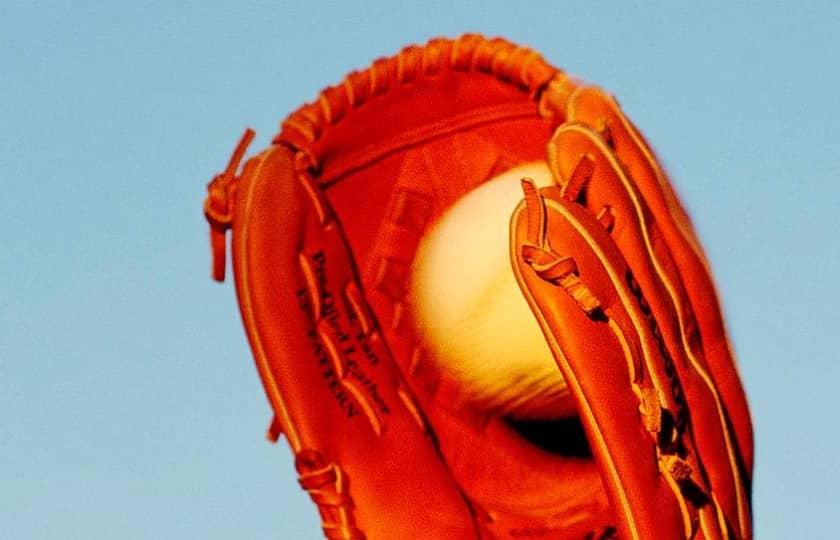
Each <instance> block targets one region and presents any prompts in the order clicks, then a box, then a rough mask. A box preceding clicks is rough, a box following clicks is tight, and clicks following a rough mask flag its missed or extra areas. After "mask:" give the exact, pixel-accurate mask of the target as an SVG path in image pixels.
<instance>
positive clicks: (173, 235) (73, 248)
mask: <svg viewBox="0 0 840 540" xmlns="http://www.w3.org/2000/svg"><path fill="white" fill-rule="evenodd" d="M465 31H479V32H482V33H485V34H488V35H500V36H504V37H507V38H508V39H511V40H513V41H517V42H520V43H523V44H527V45H530V46H532V47H534V48H536V49H538V50H540V51H541V52H542V53H543V54H544V56H545V57H546V58H547V59H549V60H550V61H551V62H553V63H554V64H556V65H558V66H561V67H564V68H565V69H566V70H568V71H570V72H572V73H574V74H577V75H579V76H581V77H583V78H585V79H586V80H589V81H593V82H597V83H598V84H600V85H602V86H604V87H606V88H608V89H609V90H611V91H612V92H614V93H615V94H616V95H617V96H618V97H619V99H620V100H621V102H622V104H623V105H624V107H625V109H626V111H627V112H628V113H629V114H630V115H631V117H632V118H633V119H634V120H635V122H636V123H637V124H638V125H639V126H640V127H641V128H642V129H643V130H644V131H645V133H646V135H647V136H648V138H649V139H650V140H651V141H652V142H653V144H654V145H655V147H656V148H657V150H658V152H659V154H660V156H661V157H662V160H663V161H664V163H665V164H666V165H667V167H668V169H669V171H670V173H671V175H672V177H673V179H674V181H675V183H676V184H677V187H678V189H679V191H680V192H681V193H682V195H683V197H684V199H685V202H686V205H687V206H688V208H689V210H690V211H691V213H692V215H693V217H694V221H695V224H696V225H697V228H698V231H699V233H700V236H701V237H702V240H703V242H704V244H705V246H706V248H707V250H708V253H709V256H710V259H711V261H712V264H713V267H714V269H715V274H716V278H717V281H718V285H719V288H720V290H721V294H722V297H723V299H724V305H725V310H726V314H727V319H728V322H729V328H730V332H731V337H732V339H733V341H734V343H735V346H736V349H737V352H738V354H739V357H740V361H741V371H742V374H743V377H744V380H745V384H746V387H747V390H748V393H749V398H750V402H751V404H752V407H753V414H754V420H755V426H756V436H757V469H756V483H755V520H756V531H757V536H758V538H761V539H774V538H777V539H789V538H810V537H821V536H826V535H830V534H831V533H832V532H833V531H834V530H836V526H835V523H834V521H835V519H836V515H835V514H836V512H837V509H838V505H837V501H836V496H835V490H836V486H837V485H838V484H840V466H838V460H837V457H836V456H837V455H838V454H840V434H839V433H838V428H840V422H838V419H837V411H838V406H840V398H838V397H837V391H836V389H837V385H835V384H834V381H837V380H838V377H840V368H839V367H838V362H837V359H838V358H837V352H836V350H837V345H836V343H835V340H836V338H837V333H838V329H840V325H838V323H840V317H838V314H837V311H836V306H837V299H838V295H839V294H840V286H838V282H837V278H838V276H840V241H838V230H840V187H838V180H840V92H838V88H840V69H838V61H837V58H836V54H837V51H838V49H840V38H838V33H840V8H838V7H837V4H832V3H819V2H809V3H801V4H800V3H794V2H789V3H787V4H785V3H774V2H761V3H759V2H749V3H746V2H745V3H739V4H738V5H737V6H733V5H731V4H730V3H703V5H692V6H690V7H685V6H679V5H677V3H659V4H650V3H644V2H642V3H623V4H616V5H609V3H598V4H597V5H595V4H594V3H588V2H574V3H564V2H540V3H522V4H516V5H514V4H513V3H501V2H490V3H486V2H481V3H478V2H473V3H470V2H464V3H458V5H457V6H450V5H446V4H443V3H435V2H422V3H416V4H408V5H405V6H397V5H396V3H385V2H383V3H367V4H364V5H355V6H352V5H349V4H345V3H335V4H320V5H318V4H312V5H308V4H306V3H283V2H276V3H270V2H266V3H227V4H226V3H216V2H191V3H179V4H178V5H175V4H174V3H164V2H160V3H158V2H134V3H123V2H111V3H101V2H96V3H93V2H72V3H71V2H50V3H47V2H41V3H36V2H20V3H18V2H5V3H4V4H3V7H2V8H0V126H2V129H0V187H1V188H2V189H0V194H1V195H0V249H2V255H0V272H2V274H1V275H2V278H3V279H2V280H0V538H10V539H11V538H14V539H18V538H20V539H59V538H60V539H67V538H85V539H98V538H103V539H104V538H114V537H120V538H124V539H133V538H144V539H145V538H184V537H188V538H207V539H214V538H218V539H225V538H254V539H259V538H299V539H317V538H320V535H319V532H318V520H317V517H316V513H315V510H314V507H312V506H311V504H310V503H309V501H308V498H307V497H306V495H305V494H304V493H303V492H302V491H300V489H299V488H298V487H297V485H296V483H295V481H294V473H293V468H292V464H291V458H290V456H289V452H288V451H287V448H286V447H285V443H283V442H282V441H281V443H280V444H279V445H277V446H271V445H269V444H268V443H267V442H265V440H264V438H263V433H264V431H265V428H266V427H267V425H268V421H269V418H270V411H269V408H268V405H267V402H266V400H265V398H264V396H263V393H262V388H261V386H260V383H259V381H258V378H257V375H256V372H255V369H254V367H253V364H252V361H251V359H250V353H249V351H248V348H247V344H246V341H245V337H244V333H243V332H242V329H241V325H240V322H239V317H238V312H237V308H236V303H235V298H234V293H233V288H232V286H231V284H230V283H227V284H226V285H224V286H218V285H216V284H215V283H212V282H211V281H210V279H209V278H208V268H209V253H208V247H207V245H206V242H207V239H206V234H207V232H206V225H205V223H204V220H203V216H202V214H201V202H202V199H203V196H204V188H205V184H206V182H207V181H208V180H209V179H210V178H211V176H212V175H213V174H214V173H215V172H217V171H219V170H221V169H222V168H223V167H224V165H225V163H226V160H227V157H228V155H229V152H230V150H231V149H232V147H233V145H234V143H235V141H236V139H237V138H238V136H239V135H240V133H241V131H242V128H243V127H244V126H245V125H250V126H252V127H254V128H255V129H256V130H257V133H258V135H257V139H256V141H255V143H254V144H253V145H252V148H253V149H258V148H260V147H262V146H265V145H266V144H267V143H268V141H269V139H270V137H271V136H272V135H273V134H274V132H275V130H276V126H277V124H278V122H279V120H280V119H282V117H283V116H284V115H285V114H286V113H288V112H289V111H291V110H293V109H294V108H295V107H297V106H298V105H299V104H301V103H302V102H304V101H308V100H311V99H312V98H313V97H314V96H315V94H316V93H317V91H318V90H319V89H320V88H322V87H323V86H325V85H327V84H331V83H334V82H336V81H338V80H339V79H340V78H341V77H342V76H343V75H344V74H345V73H346V72H348V71H350V70H351V69H354V68H360V67H364V66H366V65H367V64H368V63H369V62H370V61H371V60H372V59H374V58H376V57H378V56H381V55H386V54H392V53H393V52H395V51H396V50H398V49H399V48H400V47H401V46H403V45H405V44H408V43H417V42H420V43H422V42H425V41H426V40H427V39H428V38H430V37H434V36H438V35H445V36H456V35H458V34H460V33H462V32H465Z"/></svg>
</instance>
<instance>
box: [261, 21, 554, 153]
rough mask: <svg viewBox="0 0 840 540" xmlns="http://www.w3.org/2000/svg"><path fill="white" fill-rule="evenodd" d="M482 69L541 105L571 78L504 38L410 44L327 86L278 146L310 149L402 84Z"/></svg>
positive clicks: (287, 125)
mask: <svg viewBox="0 0 840 540" xmlns="http://www.w3.org/2000/svg"><path fill="white" fill-rule="evenodd" d="M446 70H450V71H462V72H463V71H476V72H482V73H487V74H490V75H493V76H494V77H496V78H497V79H498V80H500V81H502V82H505V83H508V84H511V85H513V86H516V87H517V88H519V89H520V90H522V91H525V92H527V93H528V94H529V95H530V96H531V97H532V98H533V99H534V100H535V101H538V100H539V97H540V94H541V93H542V91H543V89H545V88H546V86H548V85H549V83H551V82H552V81H557V80H558V79H560V80H563V81H565V80H567V79H568V77H567V76H566V75H565V73H564V72H562V71H560V70H559V69H557V68H556V67H554V66H552V65H551V64H549V63H547V62H546V61H545V60H544V59H543V58H542V56H540V55H539V54H538V53H536V52H534V51H533V50H531V49H530V48H526V47H520V46H517V45H514V44H513V43H511V42H509V41H507V40H505V39H502V38H493V39H487V38H484V37H483V36H480V35H477V34H465V35H462V36H461V37H459V38H457V39H454V40H451V39H443V38H440V39H433V40H431V41H429V42H428V43H427V44H426V45H425V46H423V47H419V46H416V45H415V46H409V47H405V48H404V49H402V50H401V51H400V52H399V53H398V54H396V55H394V56H391V57H388V58H380V59H378V60H376V61H374V62H373V63H372V64H371V65H370V67H368V68H367V69H365V70H363V71H354V72H352V73H350V74H349V75H347V76H346V77H345V78H344V80H343V81H341V82H340V83H339V84H337V85H335V86H331V87H327V88H325V89H324V90H323V91H322V92H321V93H320V94H319V95H318V97H317V98H316V100H315V101H314V102H312V103H309V104H306V105H304V106H303V107H301V108H299V109H298V110H297V111H295V112H293V113H292V114H290V115H289V116H288V117H287V118H286V119H285V120H284V121H283V123H282V124H281V130H280V133H279V134H278V135H277V136H276V137H275V138H274V141H273V142H274V143H284V144H288V145H291V146H292V147H293V148H294V149H296V150H304V151H307V150H308V149H309V148H310V147H311V146H312V144H314V143H315V142H316V141H317V140H319V139H320V138H321V136H322V135H323V133H324V131H325V129H327V128H328V126H330V125H333V124H336V123H337V122H339V121H340V120H341V119H342V118H343V117H344V116H345V115H346V114H347V112H349V111H350V110H352V109H355V108H358V107H360V106H362V105H363V104H365V103H366V102H367V101H368V100H369V98H370V97H372V96H374V95H381V94H384V93H387V92H388V91H389V90H391V89H393V88H394V87H396V86H398V85H401V84H408V83H411V82H412V81H415V80H417V79H419V78H422V77H425V76H428V75H435V74H437V73H440V72H442V71H446Z"/></svg>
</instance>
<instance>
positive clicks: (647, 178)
mask: <svg viewBox="0 0 840 540" xmlns="http://www.w3.org/2000/svg"><path fill="white" fill-rule="evenodd" d="M252 137H253V132H250V130H249V131H247V132H246V134H245V136H243V139H242V141H241V143H240V145H239V146H238V147H237V148H236V150H235V151H234V153H233V156H232V158H231V160H230V163H229V164H228V167H227V169H226V170H225V171H224V172H223V173H222V174H220V175H219V176H217V177H216V178H215V179H214V180H213V181H212V182H211V183H210V185H209V191H208V198H207V200H206V202H205V214H206V216H207V218H208V221H209V222H210V225H211V243H212V246H213V254H214V262H213V275H214V277H215V278H216V279H218V280H222V279H224V274H225V259H226V251H227V246H226V237H225V235H226V232H227V231H229V230H232V242H231V256H232V261H233V270H234V277H235V281H236V291H237V297H238V300H239V306H240V311H241V314H242V320H243V324H244V327H245V331H246V333H247V336H248V340H249V342H250V345H251V349H252V351H253V355H254V359H255V362H256V366H257V371H258V373H259V376H260V378H261V380H262V382H263V385H264V388H265V392H266V395H267V397H268V401H269V403H270V405H271V408H272V410H273V413H274V418H273V420H272V422H271V426H270V428H269V438H270V439H271V440H273V441H276V440H277V439H278V438H279V437H280V436H281V435H282V436H284V437H285V438H286V440H287V441H288V445H289V447H290V449H291V451H292V452H293V453H294V456H295V465H296V468H297V471H298V474H299V476H300V486H301V488H302V489H304V490H306V491H307V492H308V493H309V495H310V497H311V498H312V500H313V502H314V503H315V505H316V507H317V509H318V511H319V513H320V516H321V520H322V523H323V533H324V535H325V537H326V538H328V539H331V540H338V539H342V540H359V539H368V540H381V539H415V538H422V539H430V540H436V539H453V540H460V539H479V538H481V539H513V538H540V539H547V540H566V539H596V538H600V539H608V538H626V539H660V538H661V539H688V538H698V539H701V538H702V539H710V540H711V539H748V538H751V537H752V529H751V502H750V490H751V481H752V464H753V441H752V428H751V422H750V415H749V409H748V406H747V402H746V398H745V395H744V391H743V388H742V385H741V382H740V378H739V376H738V372H737V367H736V363H735V360H734V358H733V355H732V351H731V347H730V345H729V343H728V341H727V337H726V332H725V328H724V323H723V319H722V316H721V312H720V306H719V303H718V301H717V296H716V292H715V288H714V285H713V281H712V277H711V274H710V270H709V265H708V262H707V260H706V258H705V256H704V254H703V251H702V249H701V247H700V244H699V241H698V239H697V237H696V234H695V233H694V231H693V228H692V226H691V223H690V221H689V218H688V216H687V215H686V213H685V211H684V210H683V208H682V206H681V205H680V203H679V200H678V198H677V196H676V194H675V192H674V190H673V188H672V187H671V184H670V182H669V181H668V179H667V177H666V176H665V173H664V172H663V170H662V168H661V166H660V165H659V163H658V162H657V160H656V158H655V156H654V154H653V152H652V150H651V149H650V147H649V145H648V144H647V142H646V141H645V140H644V138H643V137H642V136H641V135H640V133H639V132H638V130H637V129H636V128H635V127H634V126H633V125H632V124H631V122H630V121H629V120H628V119H627V118H626V116H625V115H624V114H623V113H622V111H621V109H620V107H619V105H618V104H617V102H616V101H615V100H614V99H613V98H612V97H611V96H610V95H608V94H606V93H605V92H603V91H602V90H600V89H598V88H597V87H592V86H587V85H584V84H583V83H581V82H579V81H577V80H575V79H572V78H570V77H569V76H567V75H566V74H565V73H564V72H562V71H560V70H558V69H557V68H555V67H553V66H551V65H550V64H548V63H547V62H546V61H545V60H543V59H542V57H540V56H539V55H538V54H537V53H535V52H534V51H532V50H530V49H527V48H524V47H519V46H516V45H514V44H511V43H509V42H507V41H505V40H503V39H485V38H483V37H481V36H478V35H464V36H461V37H459V38H457V39H454V40H449V39H436V40H432V41H431V42H429V43H428V44H427V45H425V46H424V47H417V46H412V47H407V48H405V49H404V50H402V51H401V52H400V53H399V54H397V55H395V56H393V57H389V58H383V59H380V60H377V61H375V62H374V63H373V64H372V66H371V67H370V68H368V69H366V70H364V71H358V72H353V73H351V74H350V75H348V76H347V78H346V79H345V80H344V81H343V82H342V83H341V84H338V85H336V86H333V87H329V88H327V89H325V90H324V91H323V92H322V93H321V94H320V95H319V96H318V99H317V100H316V101H314V102H312V103H310V104H307V105H305V106H303V107H302V108H301V109H299V110H297V111H295V112H293V113H292V114H291V115H290V116H289V117H288V118H287V119H286V120H285V121H284V122H283V123H282V126H281V131H280V133H279V134H278V135H277V137H275V139H274V140H273V143H272V145H271V146H270V147H269V148H267V149H265V150H263V151H262V152H260V153H259V154H257V155H255V156H253V157H251V158H250V159H249V160H248V161H247V162H246V163H245V164H244V166H243V167H241V171H240V166H239V163H240V161H241V160H242V159H243V157H244V154H245V151H246V147H247V145H248V143H249V142H250V140H251V138H252ZM535 161H545V162H547V164H548V168H549V169H550V171H551V174H552V177H553V185H551V186H549V187H544V188H538V187H537V186H536V184H535V183H534V182H532V181H530V180H528V179H523V183H522V189H523V196H522V202H521V204H520V205H519V206H518V207H517V208H516V210H515V211H514V212H513V213H512V215H511V216H510V234H509V236H508V237H501V238H499V239H498V242H500V243H503V244H506V245H508V246H509V251H510V263H511V264H510V268H511V272H513V274H514V275H515V277H516V281H517V283H518V284H519V287H520V289H521V292H522V294H523V296H524V298H525V299H526V300H527V302H528V304H529V306H530V307H531V310H532V312H533V315H534V317H535V318H536V320H537V322H538V323H539V325H540V327H541V329H542V333H543V335H544V337H545V339H546V342H547V344H548V346H549V348H550V350H551V353H552V355H553V357H554V360H555V361H556V364H557V368H558V370H559V371H560V372H561V374H562V376H563V379H564V380H565V381H566V383H567V384H568V387H569V389H570V392H569V410H572V411H574V414H573V415H571V416H570V417H566V418H558V419H557V421H549V422H541V423H537V424H533V425H529V427H528V429H525V428H523V426H522V425H517V424H516V423H514V422H511V421H510V419H508V418H505V417H504V416H503V415H498V414H490V413H487V412H486V411H480V410H475V408H472V407H470V406H469V405H468V404H464V403H463V402H462V400H461V399H460V390H459V381H458V380H457V378H453V377H452V376H449V375H447V374H446V373H443V372H441V370H440V369H437V368H436V367H435V366H436V362H435V361H433V360H434V359H433V358H430V353H429V351H428V350H427V349H426V348H424V347H423V345H422V342H421V340H420V339H418V330H417V327H416V325H415V322H414V321H413V315H412V305H411V299H410V298H409V296H408V295H407V287H408V284H407V281H408V279H409V274H410V272H411V265H412V261H413V260H414V257H415V254H416V252H417V248H418V244H419V243H420V240H421V239H422V238H423V235H424V234H425V233H426V232H427V231H428V230H429V227H430V226H431V225H432V224H434V223H435V221H436V220H437V219H438V218H440V216H441V215H443V214H444V212H445V211H446V210H447V208H450V207H451V206H452V205H453V204H454V203H455V202H456V201H457V200H459V198H460V197H462V196H463V195H464V194H466V193H468V192H470V191H471V190H472V189H474V188H476V187H477V186H480V185H481V184H482V183H483V182H485V181H486V180H488V179H490V178H492V177H494V176H495V175H498V174H499V173H501V172H504V171H506V170H510V169H511V168H513V167H515V166H517V165H521V164H523V163H529V162H535ZM474 262H475V261H471V260H460V259H458V258H457V257H454V258H453V260H452V264H453V265H470V264H473V263H474ZM476 263H477V262H476ZM445 300H446V299H445V298H442V299H441V302H445ZM500 361H503V359H501V360H500ZM535 432H537V436H535V435H534V433H535ZM545 441H551V443H550V444H547V443H546V442H545ZM574 441H578V443H579V444H577V443H574ZM277 519H281V520H282V519H283V517H282V516H280V517H278V518H277Z"/></svg>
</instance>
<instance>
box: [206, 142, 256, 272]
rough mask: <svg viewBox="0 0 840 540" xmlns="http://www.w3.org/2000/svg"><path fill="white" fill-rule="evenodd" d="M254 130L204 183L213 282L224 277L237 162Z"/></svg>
mask: <svg viewBox="0 0 840 540" xmlns="http://www.w3.org/2000/svg"><path fill="white" fill-rule="evenodd" d="M254 135H255V132H254V130H252V129H251V128H247V129H245V133H243V134H242V137H241V138H240V139H239V143H238V144H237V145H236V148H235V149H234V150H233V153H232V154H231V156H230V160H229V161H228V165H227V168H226V169H225V170H224V172H222V173H221V174H217V175H216V176H215V177H214V178H213V180H211V181H210V183H209V184H207V198H206V199H204V217H205V218H207V222H208V223H209V224H210V249H211V250H212V257H213V263H212V270H211V275H212V277H213V279H214V280H216V281H220V282H221V281H224V280H225V260H226V259H227V255H226V252H227V249H226V239H225V233H227V231H228V229H230V228H231V226H232V225H233V202H234V200H235V199H234V195H235V193H236V181H237V179H238V177H237V176H236V171H237V170H238V169H239V163H240V162H241V161H242V158H243V157H244V155H245V151H246V150H247V149H248V145H250V144H251V141H252V140H254Z"/></svg>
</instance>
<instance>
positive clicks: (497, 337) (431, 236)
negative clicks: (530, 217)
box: [410, 162, 568, 419]
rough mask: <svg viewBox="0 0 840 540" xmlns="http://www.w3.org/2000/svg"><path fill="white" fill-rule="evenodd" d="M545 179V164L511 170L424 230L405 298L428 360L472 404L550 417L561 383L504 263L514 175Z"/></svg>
mask: <svg viewBox="0 0 840 540" xmlns="http://www.w3.org/2000/svg"><path fill="white" fill-rule="evenodd" d="M523 177H529V178H532V179H534V181H535V182H536V183H537V185H538V186H545V185H550V184H551V183H552V177H551V172H550V171H549V169H548V166H547V165H546V163H545V162H534V163H529V164H526V165H522V166H520V167H516V168H514V169H511V170H509V171H506V172H505V173H503V174H500V175H498V176H496V177H495V178H493V179H491V180H489V181H487V182H485V183H483V184H481V185H480V186H479V187H477V188H476V189H474V190H473V191H471V192H469V193H467V194H466V195H464V196H463V197H462V198H461V199H459V200H458V202H456V203H455V204H454V205H453V206H452V207H451V208H450V209H448V210H447V211H446V213H445V214H444V215H443V216H442V217H441V218H440V219H439V221H437V222H436V223H435V224H434V225H433V226H432V227H431V229H430V230H429V231H428V233H427V234H426V236H424V238H423V240H422V242H421V244H420V246H419V248H418V251H417V255H416V258H415V261H414V265H413V269H412V275H411V286H410V294H411V301H412V306H413V308H414V312H415V313H414V315H415V320H416V323H417V325H418V331H419V333H420V335H421V339H422V341H423V344H424V346H425V348H426V352H427V355H428V356H429V357H430V359H431V361H433V362H435V363H436V364H437V367H438V368H439V369H440V370H441V372H443V373H444V374H446V375H447V376H448V377H449V378H451V379H454V380H455V381H457V382H458V385H459V391H460V393H461V394H462V395H463V396H465V400H466V401H467V402H469V403H470V404H471V405H472V406H474V407H475V408H477V409H479V410H482V411H486V412H492V413H500V414H504V415H506V416H510V417H513V418H520V419H524V418H529V419H548V418H556V417H558V416H560V415H561V414H563V413H564V412H566V411H568V388H567V386H566V383H565V381H564V380H563V377H562V375H561V374H560V371H559V368H558V367H557V364H556V363H555V361H554V359H553V357H552V355H551V352H550V351H549V348H548V345H547V344H546V341H545V338H544V337H543V334H542V331H541V330H540V327H539V324H538V323H537V320H536V318H535V317H534V315H533V313H532V312H531V309H530V307H529V306H528V303H527V301H526V300H525V298H524V296H523V295H522V292H521V291H520V289H519V286H518V285H517V283H516V278H515V276H514V274H513V270H512V268H511V261H510V255H509V250H510V247H509V243H510V239H509V237H510V231H509V227H510V218H511V215H512V214H513V211H514V209H515V208H516V206H517V204H518V203H519V201H521V200H522V188H521V185H520V181H521V179H522V178H523Z"/></svg>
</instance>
